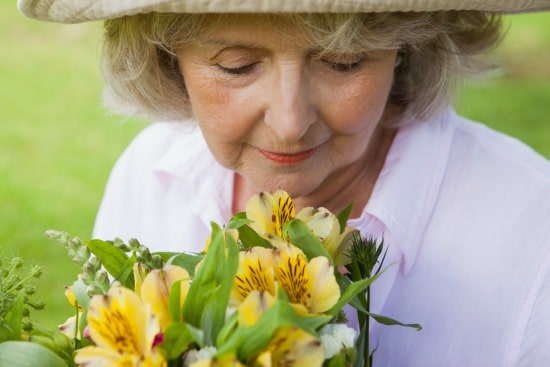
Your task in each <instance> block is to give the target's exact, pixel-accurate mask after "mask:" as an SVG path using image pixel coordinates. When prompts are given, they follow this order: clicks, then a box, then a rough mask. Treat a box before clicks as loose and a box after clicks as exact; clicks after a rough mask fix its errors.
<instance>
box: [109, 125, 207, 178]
mask: <svg viewBox="0 0 550 367" xmlns="http://www.w3.org/2000/svg"><path fill="white" fill-rule="evenodd" d="M201 139H202V137H201V135H200V131H199V129H198V128H197V127H196V125H195V124H194V123H193V122H188V121H185V122H155V123H152V124H151V125H149V126H147V127H146V128H145V129H143V130H142V131H141V132H140V133H139V134H138V135H137V136H136V137H135V138H134V139H133V140H132V142H131V143H130V144H129V145H128V147H127V148H126V150H125V151H124V153H123V154H122V155H121V156H120V158H119V160H118V162H117V164H116V166H115V169H116V168H118V167H120V166H122V165H125V164H130V163H135V164H138V165H139V167H141V169H142V170H143V169H144V168H146V167H149V168H152V167H153V166H154V165H155V163H156V162H158V161H159V160H160V159H161V158H162V157H163V156H164V155H165V154H166V153H167V152H168V151H169V150H170V148H171V147H173V146H174V145H175V144H178V146H179V147H180V148H181V149H185V147H189V146H190V145H189V144H187V143H192V142H194V143H196V142H197V140H199V141H200V140H201ZM182 143H183V144H182Z"/></svg>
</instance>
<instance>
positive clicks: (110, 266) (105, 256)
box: [84, 240, 134, 289]
mask: <svg viewBox="0 0 550 367" xmlns="http://www.w3.org/2000/svg"><path fill="white" fill-rule="evenodd" d="M84 243H85V244H86V246H88V248H89V249H90V251H91V252H92V253H93V254H94V255H95V256H97V257H98V258H99V260H101V264H103V266H104V267H105V269H106V270H107V272H109V274H111V275H112V276H113V277H114V278H115V279H119V278H120V276H121V274H123V272H124V270H125V267H126V266H127V262H126V261H127V260H128V255H126V253H125V252H124V251H122V250H121V249H119V248H117V247H116V246H114V245H113V243H112V242H107V241H102V240H89V241H85V242H84ZM121 283H122V282H121ZM122 285H124V286H125V287H127V288H130V289H133V287H134V280H133V275H132V276H129V277H127V278H126V279H125V281H124V282H123V283H122Z"/></svg>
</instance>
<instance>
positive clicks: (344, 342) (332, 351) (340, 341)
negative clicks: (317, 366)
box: [319, 324, 357, 359]
mask: <svg viewBox="0 0 550 367" xmlns="http://www.w3.org/2000/svg"><path fill="white" fill-rule="evenodd" d="M356 335H357V333H356V331H355V329H352V328H350V327H349V326H347V325H346V324H328V325H325V326H324V327H323V328H322V329H321V330H320V331H319V336H320V338H321V344H323V349H324V351H325V358H326V359H329V358H332V357H334V356H335V355H336V354H338V353H339V352H340V351H341V350H342V349H344V348H353V347H354V343H355V337H356Z"/></svg>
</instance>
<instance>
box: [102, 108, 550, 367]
mask: <svg viewBox="0 0 550 367" xmlns="http://www.w3.org/2000/svg"><path fill="white" fill-rule="evenodd" d="M232 186H233V174H232V172H231V171H228V170H227V169H224V168H223V167H221V166H219V164H217V162H216V161H215V160H214V158H213V157H212V155H211V154H210V153H209V151H208V149H207V146H206V144H205V142H204V140H203V139H202V136H201V134H200V131H198V129H196V128H192V127H190V124H174V123H172V124H171V123H155V124H152V125H151V126H150V127H148V128H146V129H145V130H144V131H143V132H142V133H141V134H140V135H139V136H138V137H137V138H136V139H135V140H134V141H133V142H132V144H131V145H130V146H129V147H128V149H127V150H126V152H125V153H124V154H123V155H122V156H121V158H120V159H119V161H118V162H117V164H116V166H115V168H114V169H113V172H112V174H111V177H110V179H109V182H108V184H107V188H106V191H105V197H104V199H103V202H102V204H101V208H100V210H99V214H98V217H97V221H96V226H95V232H94V236H95V237H97V238H102V239H112V238H114V237H120V238H122V239H125V240H127V239H129V238H137V239H139V240H140V242H141V243H143V244H145V245H147V246H149V247H150V248H151V249H152V250H153V251H200V250H202V248H203V246H204V242H205V240H206V237H207V235H208V233H209V228H210V222H211V221H214V222H217V223H219V224H224V223H225V222H226V221H227V219H228V218H229V217H230V215H231V203H232V189H233V187H232ZM350 224H351V225H353V226H355V227H357V228H358V229H360V230H361V231H362V233H363V234H370V235H374V236H381V235H382V234H383V235H384V239H385V243H388V244H389V246H390V247H389V254H390V255H389V259H388V260H387V264H389V263H390V262H392V261H394V260H396V261H399V264H398V265H396V266H393V267H392V268H390V270H389V271H388V272H386V273H385V274H384V275H383V276H382V277H381V278H380V279H379V280H378V281H377V282H376V283H375V284H374V289H373V303H372V306H371V307H372V311H373V312H375V313H380V314H383V315H387V316H391V317H394V318H396V319H398V320H400V321H403V322H412V323H420V324H421V325H422V326H423V330H422V331H415V330H414V329H408V328H403V327H398V326H393V327H391V326H382V325H377V324H376V325H374V326H373V328H372V336H371V343H372V344H374V345H377V346H378V350H377V351H376V352H375V366H377V367H381V366H391V367H398V366H409V367H410V366H419V367H430V366H446V367H450V366H457V367H458V366H460V367H464V366H469V367H473V366H483V367H490V366H498V367H501V366H514V367H518V366H550V164H549V162H548V160H546V159H544V158H542V157H540V156H538V155H537V154H535V153H534V152H533V151H532V150H531V149H530V148H528V147H526V146H525V145H523V144H521V143H520V142H518V141H517V140H514V139H512V138H510V137H507V136H505V135H502V134H499V133H497V132H495V131H492V130H490V129H488V128H486V127H485V126H483V125H480V124H477V123H473V122H470V121H467V120H465V119H463V118H461V117H459V116H456V115H455V114H454V113H453V112H449V113H447V114H444V115H442V116H440V117H438V118H434V119H433V120H432V121H429V122H411V123H409V124H407V125H405V126H404V127H402V128H401V129H400V130H399V132H398V134H397V136H396V138H395V140H394V143H393V145H392V147H391V149H390V152H389V154H388V157H387V159H386V162H385V165H384V168H383V169H382V172H381V174H380V177H379V179H378V181H377V183H376V186H375V189H374V191H373V193H372V196H371V198H370V200H369V202H368V204H367V206H366V207H365V208H364V211H363V213H362V215H361V217H360V218H357V219H354V220H352V221H351V222H350Z"/></svg>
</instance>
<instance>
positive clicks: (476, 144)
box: [453, 117, 550, 182]
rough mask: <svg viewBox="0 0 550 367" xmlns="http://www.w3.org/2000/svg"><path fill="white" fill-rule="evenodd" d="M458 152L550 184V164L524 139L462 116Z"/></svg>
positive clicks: (457, 139)
mask: <svg viewBox="0 0 550 367" xmlns="http://www.w3.org/2000/svg"><path fill="white" fill-rule="evenodd" d="M455 124H456V125H455V126H456V130H455V139H454V143H455V146H454V147H453V148H455V151H458V152H460V153H461V154H464V153H467V154H466V157H471V156H478V157H477V159H476V160H479V161H480V162H481V163H484V162H486V163H493V164H497V163H499V162H501V163H502V164H503V165H502V166H501V168H503V169H510V170H519V171H521V172H525V173H530V174H532V175H535V176H540V179H541V180H543V181H546V182H550V181H549V180H550V161H549V160H548V159H546V158H544V157H543V156H541V155H540V154H538V153H537V152H535V151H534V150H533V149H532V148H531V147H529V146H528V145H526V144H525V143H523V142H521V141H520V140H518V139H516V138H514V137H511V136H509V135H506V134H503V133H501V132H499V131H496V130H494V129H491V128H489V127H488V126H486V125H483V124H481V123H478V122H474V121H471V120H468V119H465V118H462V117H456V119H455Z"/></svg>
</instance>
